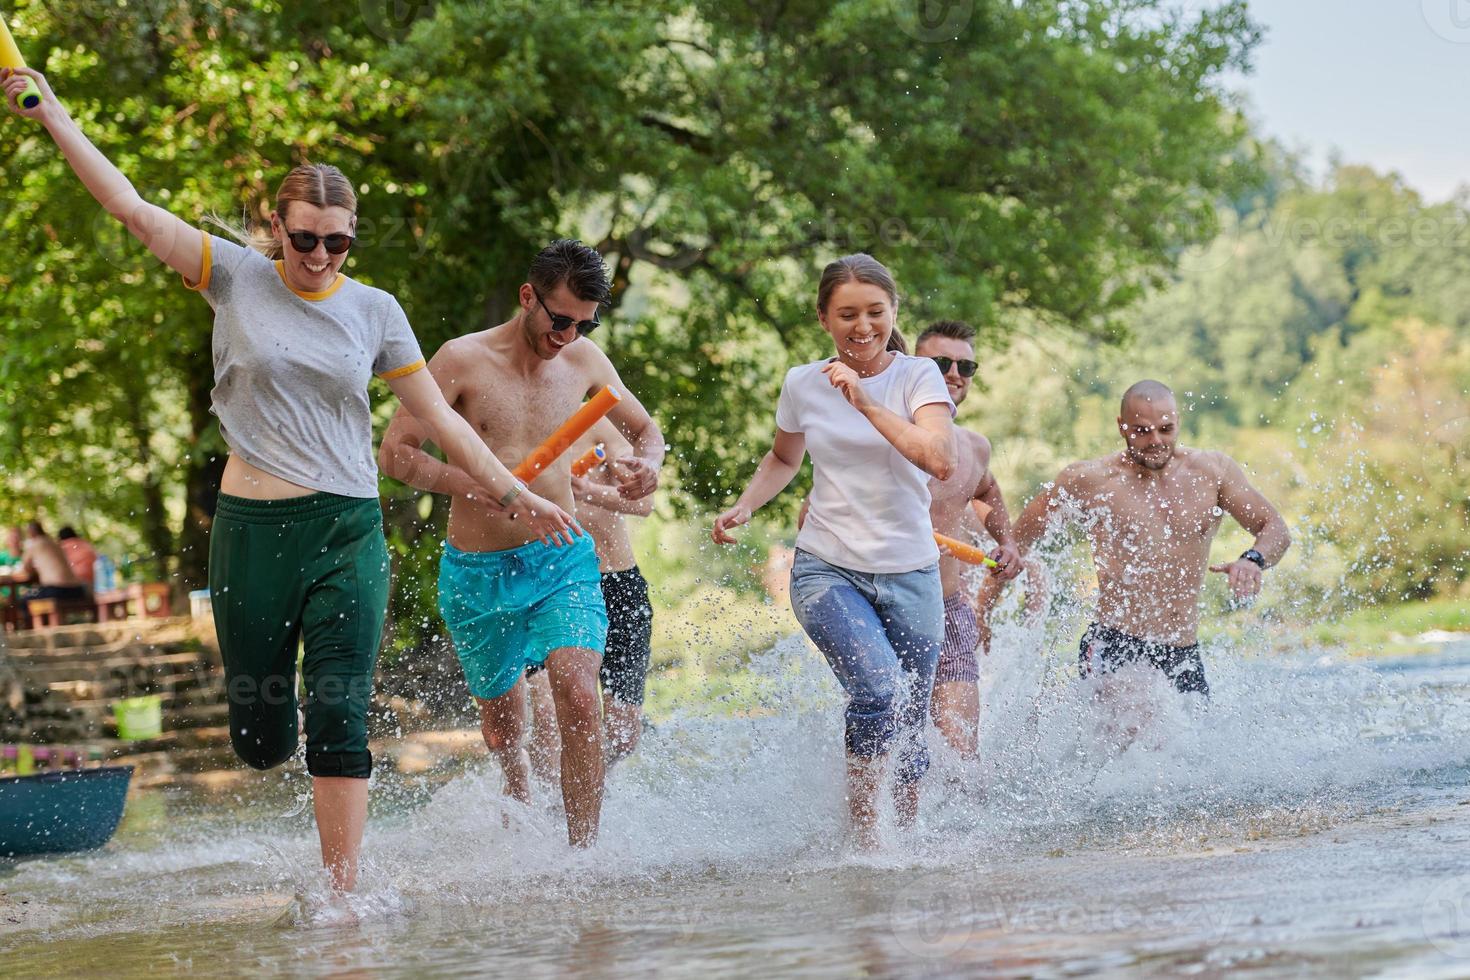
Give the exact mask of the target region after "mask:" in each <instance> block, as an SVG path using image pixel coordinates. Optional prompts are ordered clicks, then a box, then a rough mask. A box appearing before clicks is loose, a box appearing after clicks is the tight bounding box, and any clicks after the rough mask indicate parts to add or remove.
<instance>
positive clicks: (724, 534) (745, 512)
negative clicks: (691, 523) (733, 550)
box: [710, 504, 750, 544]
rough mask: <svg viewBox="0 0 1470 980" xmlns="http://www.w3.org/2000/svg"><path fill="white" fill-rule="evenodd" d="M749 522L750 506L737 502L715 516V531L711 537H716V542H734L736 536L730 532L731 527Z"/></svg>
mask: <svg viewBox="0 0 1470 980" xmlns="http://www.w3.org/2000/svg"><path fill="white" fill-rule="evenodd" d="M749 523H750V508H749V507H743V506H741V505H740V504H736V505H735V506H734V507H731V508H730V509H729V510H727V511H725V512H724V513H723V514H721V515H720V516H719V517H716V518H715V528H714V532H713V533H712V534H711V535H710V537H712V538H714V541H715V544H734V543H735V538H733V537H732V536H731V535H730V534H729V531H730V528H732V527H739V526H740V525H742V524H749Z"/></svg>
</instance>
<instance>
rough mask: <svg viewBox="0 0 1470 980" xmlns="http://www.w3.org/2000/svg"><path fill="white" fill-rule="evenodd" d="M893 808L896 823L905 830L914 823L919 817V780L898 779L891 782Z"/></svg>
mask: <svg viewBox="0 0 1470 980" xmlns="http://www.w3.org/2000/svg"><path fill="white" fill-rule="evenodd" d="M893 809H894V810H895V811H897V813H898V825H899V826H900V827H902V828H904V829H905V830H907V829H909V828H910V827H912V826H913V825H914V821H915V820H918V819H919V781H918V780H917V779H915V780H913V781H912V782H904V781H903V780H899V781H897V782H895V783H894V784H893Z"/></svg>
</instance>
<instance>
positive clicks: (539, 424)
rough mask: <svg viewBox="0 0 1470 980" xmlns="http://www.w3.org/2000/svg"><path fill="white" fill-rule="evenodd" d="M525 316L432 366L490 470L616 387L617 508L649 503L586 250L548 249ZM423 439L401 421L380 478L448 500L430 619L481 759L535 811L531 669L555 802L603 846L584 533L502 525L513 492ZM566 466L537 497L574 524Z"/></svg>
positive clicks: (452, 346) (593, 579) (592, 595)
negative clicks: (621, 503) (547, 737)
mask: <svg viewBox="0 0 1470 980" xmlns="http://www.w3.org/2000/svg"><path fill="white" fill-rule="evenodd" d="M527 279H528V281H527V282H526V283H525V284H523V285H522V286H521V288H520V296H519V300H520V309H519V311H518V312H517V313H516V315H515V316H514V317H513V318H512V319H510V320H508V321H507V322H505V323H502V324H500V325H499V326H497V327H492V328H491V329H489V330H483V331H480V332H479V333H472V334H467V335H466V336H463V337H459V338H457V339H455V340H451V341H450V342H449V343H447V344H445V345H444V346H443V347H441V348H440V349H439V353H438V354H436V355H434V358H433V359H432V360H431V361H430V362H429V370H430V371H431V372H432V373H433V375H434V378H435V380H436V381H437V382H438V383H439V387H440V388H441V389H442V390H443V392H444V398H445V400H446V401H448V402H449V404H450V405H452V406H453V407H454V409H455V411H457V412H459V413H460V414H461V415H463V416H464V417H465V419H466V420H467V421H468V422H469V423H470V425H471V426H473V427H474V429H475V431H477V432H479V433H480V435H481V436H482V438H484V440H485V443H486V444H487V445H488V446H489V447H490V449H491V450H492V451H493V452H494V453H495V455H496V456H497V457H498V458H499V459H500V460H501V461H502V462H504V463H505V464H506V465H507V466H509V467H514V466H516V465H517V464H518V463H519V462H520V461H521V460H522V459H524V458H525V457H526V456H527V455H529V454H530V452H531V451H532V450H533V449H535V448H536V447H537V446H538V445H540V443H541V442H542V440H544V439H545V438H546V437H547V436H549V435H550V434H551V433H552V431H553V430H554V429H556V427H557V426H558V425H560V424H561V423H562V421H564V420H565V419H566V418H568V417H569V416H571V415H572V413H573V412H575V411H576V410H577V408H578V407H579V406H580V405H581V404H582V402H583V400H584V399H586V398H588V397H589V396H591V395H593V394H594V393H596V392H597V391H599V390H601V389H602V388H603V387H604V386H605V385H613V386H614V387H616V388H617V389H618V391H619V392H620V393H621V394H622V396H623V397H622V401H620V402H619V403H618V405H617V406H616V407H615V408H614V409H613V410H612V412H610V413H609V414H608V419H609V420H610V421H611V422H612V423H613V425H615V426H616V427H617V429H618V430H619V431H620V432H621V433H622V434H623V436H624V437H625V438H627V440H628V441H629V442H630V443H631V444H632V446H633V452H632V454H631V455H630V456H627V457H625V458H624V459H623V460H621V461H620V463H619V466H618V469H617V488H616V492H617V493H618V494H619V495H621V496H622V497H625V498H627V499H630V500H636V499H640V498H643V497H646V496H648V495H649V494H651V493H653V492H654V490H655V489H656V488H657V487H658V477H659V467H660V466H661V464H662V462H663V457H664V440H663V435H662V433H660V432H659V429H658V426H657V425H656V424H655V423H654V421H653V419H652V418H650V417H649V415H648V412H646V411H645V410H644V408H643V406H642V405H640V404H639V403H638V399H637V398H635V397H633V396H632V394H630V393H629V392H628V391H627V389H626V388H624V387H623V386H622V381H621V380H620V379H619V378H618V373H617V370H616V369H614V367H613V365H612V362H611V361H609V360H608V359H607V355H605V354H603V352H602V350H601V349H600V348H598V347H597V345H596V344H594V343H592V342H591V341H590V340H583V339H582V338H584V337H585V336H586V335H587V334H589V333H591V332H592V331H593V330H594V329H596V328H597V326H598V310H599V308H600V307H601V306H603V305H604V304H606V303H607V301H608V299H609V298H610V295H611V290H610V286H609V283H608V278H607V270H606V268H605V267H604V265H603V263H602V257H601V256H600V255H598V254H597V252H596V251H594V250H593V249H591V248H588V247H587V246H585V245H583V244H582V243H580V242H573V241H566V240H562V241H557V242H553V243H552V244H551V245H548V246H547V247H546V248H544V249H542V250H541V253H540V254H539V255H537V256H536V259H535V261H534V262H532V263H531V270H530V273H529V275H528V276H527ZM424 439H425V436H424V433H423V431H422V430H421V429H420V428H419V426H418V424H417V423H416V422H415V421H414V419H413V417H412V416H410V415H409V414H408V413H406V412H399V413H398V414H397V415H396V416H394V418H393V422H392V424H391V425H390V426H389V427H388V432H387V434H386V435H385V436H384V437H383V447H382V451H381V454H380V456H381V464H382V468H383V470H384V472H386V473H388V474H389V475H390V476H392V477H394V478H395V479H398V480H401V481H402V482H404V483H408V484H410V485H411V486H415V487H418V488H419V489H421V490H429V491H432V492H435V493H444V494H449V495H451V496H452V497H453V498H454V500H453V503H452V504H451V506H450V511H449V534H448V537H449V540H448V541H447V542H446V543H445V546H444V555H443V558H442V559H441V561H440V567H439V609H440V611H441V612H442V613H443V615H444V621H445V623H446V624H447V625H448V627H449V633H450V637H451V638H452V639H453V641H454V648H455V652H456V653H457V654H458V655H459V661H460V664H461V666H462V667H463V668H464V673H465V680H466V681H467V682H468V683H469V688H470V693H471V694H473V695H474V697H475V700H476V702H477V703H478V704H479V706H480V729H481V732H482V733H483V734H484V736H485V744H486V745H487V746H488V747H489V749H490V751H491V752H492V753H494V754H495V756H496V757H497V758H499V760H500V764H501V767H502V769H503V770H504V772H505V783H506V791H507V793H509V794H510V795H511V796H512V797H514V798H515V799H517V800H519V801H521V802H523V803H529V802H530V800H531V785H530V760H529V758H528V756H527V753H526V746H525V734H526V714H527V711H526V683H525V680H524V674H525V671H526V668H527V667H529V666H532V665H538V664H544V665H545V667H546V673H547V676H548V677H549V679H550V681H551V691H552V696H553V698H554V700H555V704H556V718H557V727H558V728H559V730H560V734H561V743H562V767H561V786H562V799H563V802H564V803H565V805H566V813H567V834H568V837H569V839H570V841H571V843H572V844H573V845H577V846H584V847H585V846H588V845H590V844H591V843H592V842H593V841H594V840H596V838H597V826H598V820H599V818H600V815H601V812H602V788H603V777H604V765H603V746H602V723H601V698H600V696H599V684H598V671H599V668H600V664H601V660H602V655H603V651H604V647H605V644H606V639H607V611H606V609H605V607H604V604H603V597H602V581H601V576H600V574H599V572H598V561H597V553H596V552H595V551H594V550H593V543H592V538H591V537H590V536H588V535H586V534H584V533H582V531H581V529H580V528H577V529H575V533H574V534H571V535H570V536H569V537H567V538H561V539H549V540H548V539H545V538H539V539H538V535H537V534H535V533H534V532H532V531H531V530H530V529H528V528H527V527H526V526H525V524H524V523H523V522H518V521H514V520H512V519H510V518H507V517H506V516H504V515H503V513H502V510H503V508H505V507H506V506H507V505H509V504H510V503H512V502H513V498H514V495H515V494H516V493H517V491H516V490H512V491H511V492H510V494H508V495H507V497H503V498H501V499H500V500H498V501H497V500H495V499H493V498H492V497H491V496H490V495H489V494H488V493H487V492H486V491H485V490H484V489H482V488H481V487H479V486H477V485H476V484H475V482H474V480H472V479H471V478H470V477H469V476H468V475H467V474H466V473H465V472H464V471H463V470H460V469H458V468H456V467H453V466H449V465H447V464H445V463H441V462H439V461H438V460H436V459H434V458H433V457H432V456H430V455H429V454H428V453H426V452H425V451H424V450H423V449H422V448H421V447H422V445H423V443H424ZM572 461H573V455H572V454H571V453H566V454H563V455H562V457H561V458H560V459H558V460H557V461H556V462H555V463H554V464H553V465H551V466H550V467H548V468H547V469H546V470H544V471H543V472H542V473H541V474H540V475H539V476H538V477H537V478H536V480H535V481H534V483H533V484H532V488H533V489H534V491H535V493H537V494H538V495H540V496H542V497H544V498H545V499H546V500H549V501H552V502H554V503H556V504H557V505H558V506H561V507H564V508H566V509H567V510H571V509H572V508H573V506H574V504H573V500H572V485H571V464H572Z"/></svg>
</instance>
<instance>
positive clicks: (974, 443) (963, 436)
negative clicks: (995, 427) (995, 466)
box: [954, 425, 990, 459]
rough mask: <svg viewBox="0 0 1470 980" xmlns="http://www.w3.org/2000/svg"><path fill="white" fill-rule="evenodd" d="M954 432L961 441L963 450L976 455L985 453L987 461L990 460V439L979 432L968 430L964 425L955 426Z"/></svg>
mask: <svg viewBox="0 0 1470 980" xmlns="http://www.w3.org/2000/svg"><path fill="white" fill-rule="evenodd" d="M954 430H955V437H956V438H957V439H959V440H960V446H961V448H962V449H969V450H971V451H972V452H975V453H983V454H984V455H985V457H986V458H987V459H988V458H989V456H990V439H989V438H987V437H986V436H984V435H982V434H981V433H979V432H976V431H975V430H974V429H967V428H965V427H964V426H962V425H957V426H955V427H954Z"/></svg>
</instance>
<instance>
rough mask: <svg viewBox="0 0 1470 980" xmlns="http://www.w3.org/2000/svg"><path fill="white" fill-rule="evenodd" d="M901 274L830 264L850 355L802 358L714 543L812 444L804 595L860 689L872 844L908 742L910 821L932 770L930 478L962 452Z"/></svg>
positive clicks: (854, 715) (861, 832) (844, 676)
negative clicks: (901, 297)
mask: <svg viewBox="0 0 1470 980" xmlns="http://www.w3.org/2000/svg"><path fill="white" fill-rule="evenodd" d="M897 311H898V292H897V289H896V288H895V286H894V284H893V277H892V276H891V275H889V273H888V270H887V269H886V268H884V267H883V266H882V264H880V263H879V262H878V261H877V260H876V259H874V258H872V257H871V256H869V255H861V254H859V255H849V256H846V257H845V258H841V259H838V260H837V261H836V262H833V263H832V264H830V265H828V266H827V268H826V269H825V270H824V271H823V273H822V281H821V284H820V286H819V287H818V289H817V319H818V320H819V321H821V324H822V327H823V329H825V330H826V331H827V332H828V333H829V334H831V335H832V341H833V343H834V344H835V345H836V349H837V350H836V356H835V357H832V358H828V359H827V360H824V361H817V362H815V363H812V364H803V365H801V366H800V367H795V368H792V369H791V370H790V371H789V372H787V374H786V381H785V383H784V384H783V385H782V386H781V397H780V401H779V402H778V403H777V406H776V438H775V442H774V444H773V445H772V447H771V451H770V452H769V453H767V454H766V457H765V459H763V460H762V461H761V464H760V467H759V468H758V469H757V470H756V472H755V476H754V477H752V479H751V481H750V485H749V486H748V487H746V489H745V492H744V493H743V494H741V495H740V499H739V500H738V501H736V503H735V506H734V507H732V508H730V509H729V510H727V511H725V513H723V514H721V515H720V516H719V518H718V519H717V520H716V521H715V526H714V534H713V536H714V540H715V541H716V542H718V543H720V544H731V543H733V541H734V538H732V537H731V536H730V534H729V531H730V529H731V528H733V527H736V526H738V525H741V524H744V523H746V522H747V521H749V520H750V515H751V513H752V512H753V511H755V510H757V509H759V508H760V507H761V506H763V505H764V504H765V503H766V502H767V501H769V500H770V499H771V498H772V497H774V496H776V494H778V493H780V492H781V491H782V490H783V489H784V488H785V487H786V485H787V484H789V483H790V482H791V480H792V478H793V477H795V476H796V473H797V471H798V470H799V469H800V468H801V463H802V458H803V456H804V454H806V453H810V454H811V457H812V470H813V479H812V493H811V498H810V511H809V512H808V515H807V518H806V521H805V523H804V524H803V526H802V528H801V531H800V533H799V534H798V535H797V538H796V559H795V561H794V563H793V565H792V568H791V605H792V608H793V610H795V612H796V618H797V620H798V621H799V622H800V623H801V625H802V628H803V629H804V630H806V633H807V635H808V636H809V637H810V638H811V640H812V642H813V643H814V644H816V646H817V648H818V649H819V650H821V651H822V654H823V655H824V656H825V657H826V658H827V662H828V664H830V665H831V667H832V672H833V673H834V674H836V675H837V680H838V681H839V682H840V683H841V684H842V687H843V690H844V691H846V693H847V696H848V705H847V712H846V744H847V783H848V805H849V807H850V808H851V814H852V824H853V830H854V832H855V834H856V835H857V838H858V843H859V845H860V846H861V847H863V848H865V849H871V848H873V847H876V846H877V834H876V826H877V807H876V800H877V792H878V784H879V781H880V779H881V777H882V773H883V762H884V760H885V759H886V758H887V755H888V752H889V751H890V749H896V751H897V754H898V766H897V772H896V777H897V778H896V783H895V786H894V802H895V805H896V808H897V811H898V816H899V820H900V822H901V823H903V824H904V825H908V824H909V823H911V822H912V820H913V819H914V816H915V815H916V813H917V809H918V780H919V777H921V776H922V775H923V774H924V771H925V770H926V769H927V768H928V765H929V757H928V752H927V750H926V748H925V746H924V724H925V722H926V720H927V718H928V713H929V696H930V692H931V689H932V687H933V685H934V668H935V665H936V663H937V662H938V660H939V648H940V644H941V642H942V640H943V638H944V597H943V594H942V591H941V588H940V584H939V550H938V547H937V546H936V545H935V543H934V533H933V530H932V528H931V527H930V524H929V478H930V477H931V476H932V477H935V478H937V479H940V480H943V479H945V478H947V477H948V476H949V473H950V471H951V470H952V469H953V468H954V464H955V450H954V426H953V419H954V411H955V407H954V403H953V402H952V401H951V400H950V397H949V392H948V390H947V389H946V388H945V385H944V378H943V377H942V376H941V375H940V373H939V369H938V368H937V367H936V366H935V365H934V362H933V361H932V360H930V359H928V358H918V357H909V356H908V355H906V354H903V353H900V352H899V351H896V350H891V349H889V339H890V337H891V336H892V335H893V333H894V321H895V317H896V314H897Z"/></svg>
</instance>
